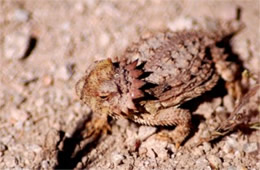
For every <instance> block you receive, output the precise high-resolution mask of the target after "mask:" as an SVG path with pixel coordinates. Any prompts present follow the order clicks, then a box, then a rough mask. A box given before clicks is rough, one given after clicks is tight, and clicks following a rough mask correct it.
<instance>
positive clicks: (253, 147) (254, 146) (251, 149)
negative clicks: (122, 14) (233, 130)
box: [243, 143, 258, 153]
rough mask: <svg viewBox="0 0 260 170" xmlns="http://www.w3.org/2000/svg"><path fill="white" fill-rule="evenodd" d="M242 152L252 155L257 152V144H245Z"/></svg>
mask: <svg viewBox="0 0 260 170" xmlns="http://www.w3.org/2000/svg"><path fill="white" fill-rule="evenodd" d="M243 150H244V152H245V153H252V152H255V151H257V150H258V146H257V143H246V144H244V146H243Z"/></svg>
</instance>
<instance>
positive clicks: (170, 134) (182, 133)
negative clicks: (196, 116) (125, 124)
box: [134, 107, 191, 148]
mask: <svg viewBox="0 0 260 170" xmlns="http://www.w3.org/2000/svg"><path fill="white" fill-rule="evenodd" d="M134 121H135V122H137V123H141V124H146V125H152V126H172V125H175V126H176V127H175V129H174V130H162V131H160V132H159V133H158V134H157V135H156V138H157V139H159V140H163V141H167V142H169V143H175V146H176V148H178V147H179V146H180V145H181V144H182V142H183V141H184V140H185V139H186V137H187V136H188V135H189V132H190V129H191V114H190V112H189V111H188V110H186V109H180V108H176V107H169V108H166V109H162V110H159V111H158V113H156V114H143V115H142V118H140V117H138V118H135V120H134Z"/></svg>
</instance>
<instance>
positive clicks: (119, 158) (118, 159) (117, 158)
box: [111, 152, 125, 165]
mask: <svg viewBox="0 0 260 170" xmlns="http://www.w3.org/2000/svg"><path fill="white" fill-rule="evenodd" d="M124 159H125V157H124V155H122V154H120V153H118V152H113V153H112V154H111V161H112V162H113V163H114V164H116V165H120V164H122V163H123V160H124Z"/></svg>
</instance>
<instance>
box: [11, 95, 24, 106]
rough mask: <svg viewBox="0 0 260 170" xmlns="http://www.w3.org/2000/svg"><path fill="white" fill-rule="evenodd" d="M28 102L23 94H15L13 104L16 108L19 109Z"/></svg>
mask: <svg viewBox="0 0 260 170" xmlns="http://www.w3.org/2000/svg"><path fill="white" fill-rule="evenodd" d="M25 101H26V97H25V96H23V95H22V94H17V93H14V94H13V103H14V104H15V106H16V107H19V106H20V105H21V104H22V103H23V102H25Z"/></svg>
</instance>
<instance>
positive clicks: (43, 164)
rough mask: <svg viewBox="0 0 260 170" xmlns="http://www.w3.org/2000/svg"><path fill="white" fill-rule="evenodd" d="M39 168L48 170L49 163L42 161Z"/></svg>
mask: <svg viewBox="0 0 260 170" xmlns="http://www.w3.org/2000/svg"><path fill="white" fill-rule="evenodd" d="M41 167H42V168H43V169H49V168H50V164H49V161H47V160H43V161H42V162H41Z"/></svg>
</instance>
